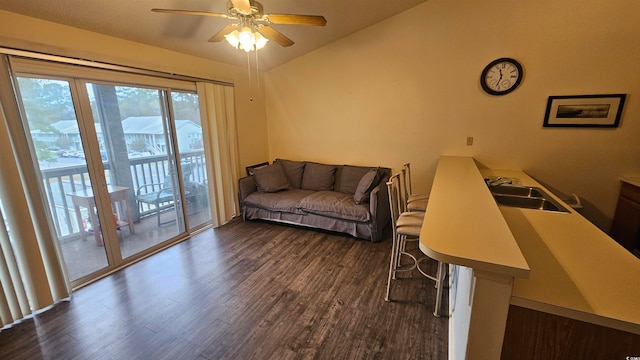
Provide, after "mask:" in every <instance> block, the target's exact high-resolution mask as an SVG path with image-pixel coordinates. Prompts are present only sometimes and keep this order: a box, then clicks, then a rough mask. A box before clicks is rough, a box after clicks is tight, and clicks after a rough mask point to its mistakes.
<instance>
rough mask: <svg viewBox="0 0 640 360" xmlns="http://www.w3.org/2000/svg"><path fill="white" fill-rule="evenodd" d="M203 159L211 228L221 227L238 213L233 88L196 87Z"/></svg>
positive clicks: (204, 85) (201, 84)
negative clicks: (209, 200)
mask: <svg viewBox="0 0 640 360" xmlns="http://www.w3.org/2000/svg"><path fill="white" fill-rule="evenodd" d="M197 89H198V97H199V99H200V113H201V116H202V118H203V123H202V136H203V137H205V138H206V139H207V141H204V148H205V156H207V163H208V164H210V166H209V167H208V169H207V178H208V179H209V180H208V181H209V197H210V199H211V202H210V204H211V217H212V221H213V226H220V225H222V224H224V223H226V222H227V221H229V220H231V219H232V218H233V217H234V216H236V215H238V214H239V212H240V211H239V208H240V207H239V205H238V179H239V177H240V165H239V164H240V161H239V156H238V131H237V126H236V117H235V108H234V100H233V99H234V96H233V95H234V94H233V87H232V86H225V85H217V84H212V83H206V82H199V83H198V84H197Z"/></svg>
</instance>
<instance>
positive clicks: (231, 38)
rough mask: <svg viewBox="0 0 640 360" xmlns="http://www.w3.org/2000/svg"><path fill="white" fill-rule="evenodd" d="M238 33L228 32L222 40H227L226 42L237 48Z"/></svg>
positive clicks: (238, 42)
mask: <svg viewBox="0 0 640 360" xmlns="http://www.w3.org/2000/svg"><path fill="white" fill-rule="evenodd" d="M239 35H240V33H239V32H238V30H233V31H232V32H230V33H229V34H227V35H225V36H224V38H225V39H227V42H228V43H229V44H230V45H231V46H233V47H234V48H236V49H237V48H238V45H240V36H239Z"/></svg>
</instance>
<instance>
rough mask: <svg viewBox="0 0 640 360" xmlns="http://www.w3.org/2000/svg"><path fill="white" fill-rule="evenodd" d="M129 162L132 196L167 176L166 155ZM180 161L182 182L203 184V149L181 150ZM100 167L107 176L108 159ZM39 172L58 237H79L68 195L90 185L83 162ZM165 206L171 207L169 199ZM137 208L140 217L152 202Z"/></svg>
mask: <svg viewBox="0 0 640 360" xmlns="http://www.w3.org/2000/svg"><path fill="white" fill-rule="evenodd" d="M129 162H130V169H131V178H132V180H133V189H132V191H133V193H132V194H133V195H134V196H135V191H136V190H137V189H138V188H140V187H144V186H147V185H149V184H162V183H163V182H164V180H165V177H167V176H170V171H169V160H168V157H167V156H166V155H160V156H157V155H155V156H144V157H138V158H131V159H129ZM180 164H181V168H183V169H187V168H188V169H189V171H185V172H184V174H185V175H187V178H184V179H183V180H184V182H185V183H200V184H204V183H206V180H207V173H206V166H205V158H204V152H203V150H196V151H189V152H181V153H180ZM103 166H104V170H105V173H106V174H105V175H106V177H107V179H110V178H111V176H110V173H109V172H110V171H111V169H110V165H109V162H108V161H105V162H104V163H103ZM41 173H42V178H43V182H44V190H45V194H46V197H47V200H48V201H49V205H50V207H51V213H52V215H53V222H54V225H55V228H56V232H57V234H58V237H59V238H60V240H61V241H63V240H65V239H66V238H75V237H77V236H79V235H80V231H81V229H79V226H80V224H78V223H77V221H76V220H75V219H76V218H77V217H76V213H75V211H76V210H75V207H74V206H73V204H72V202H71V198H70V197H69V196H68V194H69V193H72V192H76V191H81V190H86V189H90V188H91V185H90V182H89V173H88V171H87V166H86V164H82V165H71V166H63V167H55V168H48V169H42V170H41ZM107 181H108V180H107ZM160 187H161V186H160V185H157V188H154V189H151V190H153V191H159V190H160ZM148 191H149V189H148ZM165 205H169V206H171V204H170V202H169V203H166V204H165ZM136 206H137V205H136ZM138 210H139V216H140V217H144V216H147V215H149V214H150V213H154V212H155V211H157V209H155V207H154V206H153V205H149V204H144V203H141V204H140V207H139V208H138ZM82 218H84V217H82Z"/></svg>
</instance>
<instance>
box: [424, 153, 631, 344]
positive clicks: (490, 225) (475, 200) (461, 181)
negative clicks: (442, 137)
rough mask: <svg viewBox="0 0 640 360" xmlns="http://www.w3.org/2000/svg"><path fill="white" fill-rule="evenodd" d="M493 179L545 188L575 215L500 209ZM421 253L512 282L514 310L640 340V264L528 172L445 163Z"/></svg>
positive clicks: (469, 161) (464, 161) (468, 161)
mask: <svg viewBox="0 0 640 360" xmlns="http://www.w3.org/2000/svg"><path fill="white" fill-rule="evenodd" d="M490 176H501V177H511V178H517V179H519V181H520V183H521V184H522V185H529V186H538V187H541V188H543V189H545V190H546V192H547V193H549V194H550V195H551V196H553V197H554V198H555V200H557V201H558V202H560V203H561V204H563V205H564V206H565V207H566V208H567V210H569V212H568V213H561V212H551V211H543V210H534V209H523V208H515V207H506V206H498V205H497V204H496V202H495V200H494V199H493V196H492V195H491V193H490V191H489V189H488V188H487V186H486V184H485V182H484V178H485V177H490ZM627 180H629V179H628V178H627ZM636 180H638V181H639V184H640V178H636ZM623 181H626V180H623ZM420 249H421V250H422V251H423V252H424V253H425V254H427V255H428V256H430V257H432V258H434V259H436V260H440V261H444V262H446V263H449V264H456V265H462V266H466V267H470V268H473V269H474V271H483V272H489V273H495V274H499V275H502V276H513V277H514V282H513V290H512V293H511V301H510V302H511V304H512V305H517V306H521V307H525V308H529V309H533V310H538V311H542V312H547V313H551V314H555V315H559V316H564V317H568V318H572V319H576V320H581V321H586V322H589V323H593V324H598V325H602V326H606V327H610V328H614V329H618V330H622V331H626V332H630V333H635V334H640V260H638V258H636V257H635V256H633V255H632V254H631V253H629V252H628V251H627V250H625V249H624V248H623V247H622V246H620V245H619V244H618V243H617V242H615V241H614V240H613V239H611V238H610V237H609V236H608V235H607V234H605V233H604V232H602V231H601V230H600V229H598V228H597V227H596V226H595V225H593V224H592V223H591V222H589V221H588V220H587V219H585V218H584V217H583V216H582V215H580V214H579V213H578V212H577V211H576V210H575V209H572V208H571V207H570V206H569V205H567V204H566V203H564V202H563V201H562V200H561V199H559V198H558V197H556V196H554V195H553V193H551V192H550V191H549V190H547V189H546V188H544V186H542V185H541V184H539V183H538V182H537V181H535V180H534V179H533V178H531V177H530V176H529V175H527V174H526V173H525V172H523V171H520V170H494V169H478V167H477V165H476V163H475V160H473V158H470V157H449V156H443V157H441V158H440V161H439V163H438V168H437V170H436V177H435V179H434V183H433V186H432V189H431V193H430V197H429V203H428V207H427V212H426V217H425V221H424V224H423V227H422V231H421V233H420Z"/></svg>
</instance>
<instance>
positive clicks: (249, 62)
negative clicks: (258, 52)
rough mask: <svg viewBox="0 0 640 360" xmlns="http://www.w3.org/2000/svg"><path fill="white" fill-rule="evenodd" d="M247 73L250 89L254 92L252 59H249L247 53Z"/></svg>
mask: <svg viewBox="0 0 640 360" xmlns="http://www.w3.org/2000/svg"><path fill="white" fill-rule="evenodd" d="M247 73H248V74H249V89H251V92H253V86H252V84H251V58H249V52H247Z"/></svg>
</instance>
